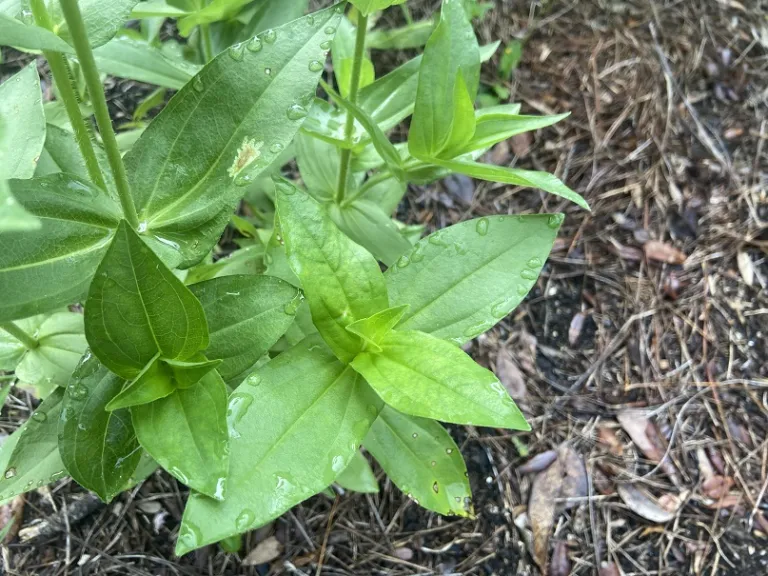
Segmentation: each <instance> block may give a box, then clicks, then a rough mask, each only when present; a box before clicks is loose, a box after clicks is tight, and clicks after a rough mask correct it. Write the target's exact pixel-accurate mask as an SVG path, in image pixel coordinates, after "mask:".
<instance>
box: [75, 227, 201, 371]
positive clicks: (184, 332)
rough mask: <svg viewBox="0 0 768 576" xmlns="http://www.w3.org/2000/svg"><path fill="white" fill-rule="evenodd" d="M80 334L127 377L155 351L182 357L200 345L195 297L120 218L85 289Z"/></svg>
mask: <svg viewBox="0 0 768 576" xmlns="http://www.w3.org/2000/svg"><path fill="white" fill-rule="evenodd" d="M85 336H86V338H87V339H88V344H89V345H90V347H91V350H92V351H93V353H94V354H95V355H96V356H97V357H98V358H99V360H101V361H102V362H103V363H104V364H105V365H106V366H107V367H108V368H109V369H110V370H112V371H113V372H114V373H115V374H118V375H119V376H122V377H123V378H127V379H128V378H134V377H136V376H137V375H138V374H139V372H141V370H143V369H144V367H145V366H146V365H147V364H148V363H149V362H150V361H151V360H152V359H153V358H154V357H155V355H156V354H157V353H158V352H160V353H161V354H162V356H163V357H164V358H170V359H178V360H187V359H189V358H191V357H192V355H194V354H195V353H196V352H198V351H199V350H203V349H205V347H206V346H207V345H208V326H207V324H206V322H205V314H204V313H203V308H202V306H201V305H200V302H198V301H197V299H196V298H195V297H194V296H193V295H192V293H191V292H190V291H189V290H188V289H187V288H186V287H185V286H184V285H183V284H182V283H181V281H179V279H178V278H176V276H174V274H173V272H171V271H170V270H168V268H166V267H165V265H164V264H163V263H162V262H161V261H160V259H159V258H158V257H157V256H155V254H154V253H153V252H152V250H150V249H149V247H148V246H147V245H146V244H144V242H143V241H142V239H141V237H140V236H139V235H138V234H136V232H134V230H133V229H132V228H131V227H130V226H128V224H127V223H126V222H125V221H124V220H122V221H121V222H120V225H119V226H118V228H117V232H116V233H115V237H114V239H113V240H112V243H111V245H110V247H109V250H108V251H107V254H106V255H105V256H104V260H103V261H102V263H101V264H100V265H99V268H98V271H97V274H96V276H95V278H94V280H93V283H92V284H91V289H90V292H89V293H88V300H87V302H86V306H85Z"/></svg>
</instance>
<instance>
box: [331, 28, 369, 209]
mask: <svg viewBox="0 0 768 576" xmlns="http://www.w3.org/2000/svg"><path fill="white" fill-rule="evenodd" d="M367 31H368V16H363V15H362V14H361V15H359V16H358V17H357V35H356V36H355V59H354V61H353V63H352V78H351V79H350V86H349V98H347V100H349V101H350V102H352V104H356V103H357V93H358V91H359V90H360V71H361V70H362V68H363V58H365V34H366V32H367ZM354 128H355V118H354V116H352V114H347V121H346V124H345V125H344V141H345V142H346V143H347V144H349V143H350V140H352V131H353V130H354ZM351 160H352V150H350V149H348V148H344V149H343V150H342V151H341V166H340V168H339V181H338V183H337V185H336V203H337V204H341V203H342V202H343V201H344V195H345V194H346V192H347V174H348V173H349V163H350V161H351Z"/></svg>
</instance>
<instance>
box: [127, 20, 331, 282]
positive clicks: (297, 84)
mask: <svg viewBox="0 0 768 576" xmlns="http://www.w3.org/2000/svg"><path fill="white" fill-rule="evenodd" d="M339 17H340V15H339V14H338V12H337V10H336V8H334V7H331V8H328V9H326V10H321V11H319V12H315V13H314V14H312V15H309V16H306V17H304V18H300V19H298V20H295V21H293V22H290V23H288V24H285V25H284V26H281V27H280V28H276V29H274V30H270V31H267V32H264V33H262V34H261V35H260V36H259V37H257V39H256V40H253V41H249V42H248V43H246V44H240V45H236V46H233V47H232V48H231V49H230V50H228V51H226V52H224V53H222V54H220V55H218V56H217V57H216V58H215V59H214V60H213V61H212V62H210V63H208V64H207V65H206V66H205V68H203V70H201V71H200V73H198V74H197V76H195V78H194V79H193V80H192V81H191V82H189V83H188V84H186V85H185V86H184V87H183V88H182V89H181V90H180V91H179V92H178V93H177V94H176V95H175V96H174V97H173V98H172V99H171V102H170V103H169V104H168V106H166V108H165V109H163V111H162V112H161V113H160V114H159V115H158V116H157V118H155V119H154V120H153V121H152V123H151V124H150V126H149V127H148V128H147V130H146V131H145V132H144V133H143V134H142V135H141V137H140V138H139V140H138V141H137V142H136V144H135V145H134V146H133V148H131V150H130V151H129V152H128V154H126V156H125V163H126V169H127V171H128V174H129V178H130V184H131V189H132V191H133V193H134V196H135V198H136V207H137V209H138V210H139V218H140V221H142V222H145V223H146V227H147V232H148V233H149V234H154V235H156V236H158V237H160V238H163V239H165V240H166V241H169V242H173V243H175V244H177V245H178V246H179V250H180V252H181V254H182V255H183V263H182V265H183V266H185V267H189V266H190V265H192V264H195V263H196V262H198V261H200V260H201V259H202V258H203V257H204V256H205V255H206V254H207V253H208V252H209V251H210V250H211V248H212V247H213V245H214V244H215V243H216V241H217V240H218V238H219V236H220V234H221V232H222V230H223V229H224V227H225V226H226V223H227V222H228V221H229V216H230V214H231V212H232V211H233V209H234V207H235V205H236V204H237V202H238V201H239V199H240V197H241V196H242V194H243V188H242V185H245V184H247V183H248V182H249V181H253V179H254V178H255V177H256V176H258V175H259V173H260V172H261V171H262V170H264V169H265V168H267V167H268V166H269V164H270V163H271V161H272V160H273V159H274V158H275V157H277V156H278V155H279V154H280V153H281V152H282V150H283V149H284V148H285V146H287V145H288V144H289V143H290V141H291V140H292V139H293V137H294V135H295V134H296V131H297V130H298V128H299V126H300V125H301V121H302V120H303V119H304V117H305V116H306V115H307V108H306V107H307V106H309V105H310V103H311V97H312V95H313V94H314V91H315V88H316V86H317V81H318V78H319V75H320V70H319V69H318V70H317V71H315V68H316V66H314V65H313V66H312V70H310V69H309V68H308V66H309V64H310V63H312V62H314V61H315V60H317V61H318V62H321V61H322V60H323V59H324V56H323V48H321V47H320V44H321V43H323V42H324V41H326V40H327V39H328V38H329V35H328V33H326V32H325V30H326V29H331V28H334V26H335V24H336V23H337V22H338V19H339ZM310 22H312V24H310ZM334 29H335V28H334ZM248 46H250V49H248ZM319 68H320V69H322V66H320V67H319ZM267 72H268V73H267ZM223 94H226V95H227V98H226V108H225V109H223V108H222V106H223V104H222V95H223ZM224 110H225V113H222V112H223V111H224ZM192 149H194V150H195V154H190V153H189V152H190V150H192ZM238 184H240V185H241V186H238Z"/></svg>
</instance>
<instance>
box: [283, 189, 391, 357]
mask: <svg viewBox="0 0 768 576" xmlns="http://www.w3.org/2000/svg"><path fill="white" fill-rule="evenodd" d="M276 206H277V211H278V215H279V218H280V225H281V227H282V232H283V238H284V240H285V248H286V252H287V254H288V259H289V262H290V263H291V267H292V268H293V271H294V272H295V273H296V275H297V276H298V277H299V279H300V280H301V284H302V286H303V288H304V292H305V294H306V297H307V301H308V302H309V308H310V310H311V311H312V319H313V321H314V323H315V326H316V327H317V329H318V331H319V332H320V334H321V335H322V336H323V338H324V339H325V341H326V342H327V343H328V345H329V346H330V347H331V349H332V350H333V351H334V353H335V354H336V355H337V356H338V357H339V359H341V360H342V361H343V362H348V361H349V360H351V359H352V358H353V357H354V355H355V354H356V353H357V352H358V351H359V350H360V347H361V344H362V342H361V341H360V339H359V338H358V337H357V336H355V335H354V334H350V333H349V332H347V331H346V330H345V329H344V328H345V327H346V326H347V325H349V324H351V323H352V322H354V321H355V320H359V319H361V318H367V317H368V316H371V315H372V314H375V313H376V312H378V311H379V310H382V309H384V308H386V307H387V291H386V287H385V285H384V279H383V276H382V274H381V270H380V269H379V265H378V263H377V262H376V260H375V259H374V258H373V257H372V256H371V255H370V254H369V253H368V252H367V251H366V250H365V249H364V248H362V247H360V246H358V245H357V244H355V243H354V242H352V240H350V239H349V238H347V237H346V236H344V234H343V233H342V232H341V231H340V230H339V229H338V228H337V227H336V225H335V224H334V223H333V222H332V221H331V219H330V217H329V216H328V214H327V213H326V212H325V210H324V209H323V207H322V206H320V204H318V203H317V202H316V201H315V200H314V199H312V198H310V197H309V196H308V195H306V194H305V193H303V192H301V191H300V190H299V189H298V188H296V187H295V186H293V185H292V184H290V183H289V182H287V181H281V182H279V183H278V184H277V198H276Z"/></svg>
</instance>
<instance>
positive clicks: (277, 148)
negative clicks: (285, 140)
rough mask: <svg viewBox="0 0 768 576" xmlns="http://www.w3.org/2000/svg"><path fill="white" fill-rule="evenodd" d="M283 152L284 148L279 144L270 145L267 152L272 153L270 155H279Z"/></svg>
mask: <svg viewBox="0 0 768 576" xmlns="http://www.w3.org/2000/svg"><path fill="white" fill-rule="evenodd" d="M283 150H285V146H283V145H282V144H280V143H279V142H275V143H274V144H272V146H270V147H269V151H270V152H272V154H280V152H282V151H283Z"/></svg>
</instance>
